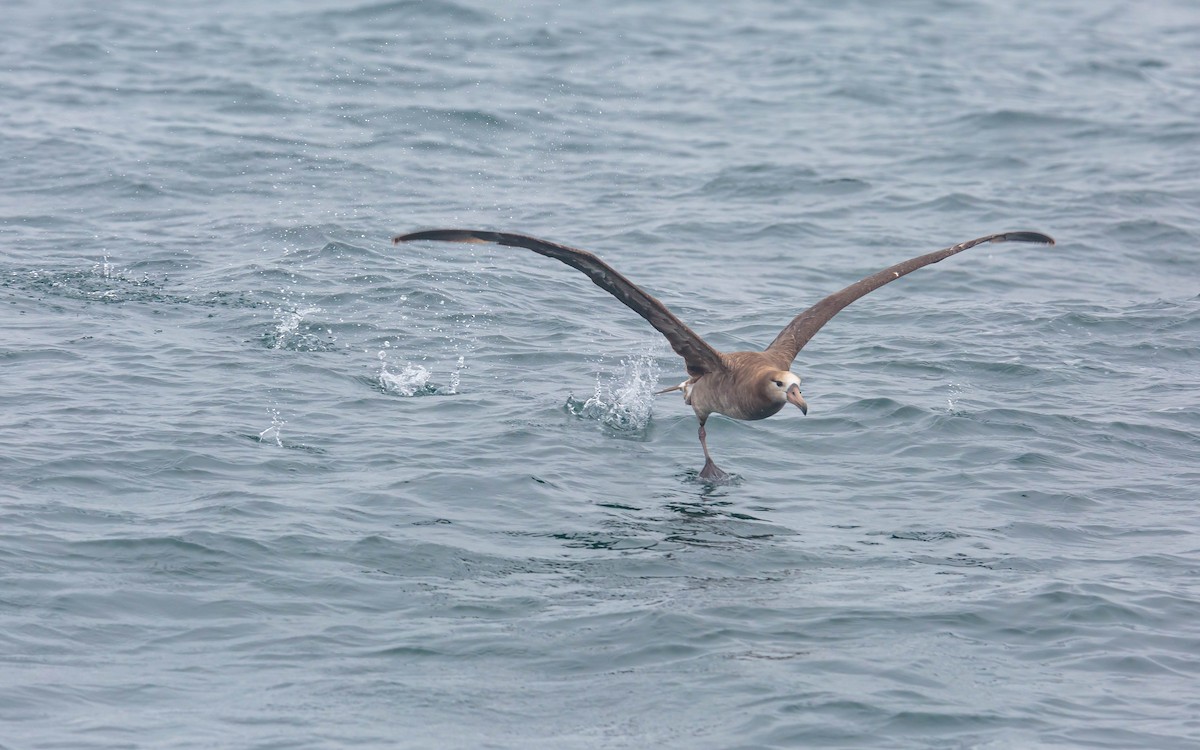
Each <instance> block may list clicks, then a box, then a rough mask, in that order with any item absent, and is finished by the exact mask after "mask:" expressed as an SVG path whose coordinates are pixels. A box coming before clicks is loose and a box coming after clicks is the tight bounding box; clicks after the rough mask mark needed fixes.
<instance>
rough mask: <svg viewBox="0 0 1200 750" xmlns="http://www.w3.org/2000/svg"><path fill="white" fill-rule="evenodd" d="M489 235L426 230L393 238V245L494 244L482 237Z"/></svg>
mask: <svg viewBox="0 0 1200 750" xmlns="http://www.w3.org/2000/svg"><path fill="white" fill-rule="evenodd" d="M484 234H489V233H486V232H480V231H477V230H474V229H426V230H423V231H420V232H409V233H408V234H398V235H396V236H395V237H393V238H392V244H393V245H399V244H400V243H401V242H413V241H415V240H439V241H441V242H478V243H486V242H494V241H495V240H493V239H491V238H487V237H483V236H481V235H484Z"/></svg>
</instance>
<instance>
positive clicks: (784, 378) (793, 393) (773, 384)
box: [766, 370, 808, 414]
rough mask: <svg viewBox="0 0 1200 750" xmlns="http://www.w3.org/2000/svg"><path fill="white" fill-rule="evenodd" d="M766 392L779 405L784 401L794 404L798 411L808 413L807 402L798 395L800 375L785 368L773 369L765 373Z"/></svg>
mask: <svg viewBox="0 0 1200 750" xmlns="http://www.w3.org/2000/svg"><path fill="white" fill-rule="evenodd" d="M766 388H767V393H768V394H770V396H771V400H772V401H774V402H775V403H777V404H780V405H781V406H782V405H783V403H784V402H785V401H786V402H787V403H789V404H795V405H796V406H797V407H798V408H799V409H800V411H802V412H804V413H805V414H808V402H807V401H805V400H804V397H803V396H801V395H800V376H799V375H797V374H796V373H794V372H788V371H787V370H775V371H773V372H769V373H767V380H766Z"/></svg>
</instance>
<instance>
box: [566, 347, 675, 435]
mask: <svg viewBox="0 0 1200 750" xmlns="http://www.w3.org/2000/svg"><path fill="white" fill-rule="evenodd" d="M659 374H660V371H659V367H658V362H657V361H656V360H655V359H654V358H653V357H651V356H649V355H641V356H639V357H634V358H630V359H623V360H621V371H620V372H618V373H616V374H615V375H613V376H612V377H611V378H609V379H607V380H601V379H600V377H599V376H597V377H596V392H595V393H594V394H593V395H592V396H591V398H588V399H587V400H586V401H580V400H579V399H576V398H575V397H574V396H571V397H570V398H568V399H567V403H566V408H567V411H569V412H571V413H572V414H574V415H575V416H577V417H579V418H580V419H594V420H596V421H598V422H600V424H602V425H603V426H604V427H607V428H609V429H611V430H615V431H617V432H623V433H641V432H642V431H644V430H645V429H646V427H648V426H649V424H650V416H651V413H652V411H653V406H654V391H655V389H656V388H657V387H658V378H659Z"/></svg>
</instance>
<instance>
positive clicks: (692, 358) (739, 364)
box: [392, 229, 1054, 482]
mask: <svg viewBox="0 0 1200 750" xmlns="http://www.w3.org/2000/svg"><path fill="white" fill-rule="evenodd" d="M416 240H437V241H441V242H472V243H491V244H497V245H507V246H510V247H523V248H525V249H527V250H532V251H533V252H535V253H538V254H539V255H544V256H546V257H548V258H554V259H556V260H560V261H562V262H563V263H566V264H567V265H568V266H571V267H572V268H576V269H578V270H580V271H582V272H583V273H585V274H587V275H588V277H589V278H590V279H591V280H592V281H593V282H594V283H595V284H596V285H597V286H599V287H600V288H601V289H603V290H604V291H606V292H608V293H609V294H611V295H613V296H614V297H616V298H617V299H619V300H620V301H621V302H622V303H624V304H625V305H626V306H627V307H629V308H630V309H631V310H633V311H634V312H636V313H637V314H638V315H641V316H642V317H643V318H645V319H646V321H647V322H648V323H650V325H652V326H654V328H655V329H656V330H657V331H658V332H659V333H661V334H662V335H663V336H665V337H666V338H667V341H668V342H669V343H670V344H671V348H672V349H674V350H675V353H676V354H678V355H679V356H680V357H683V362H684V365H685V367H686V368H687V374H688V378H687V380H685V381H683V382H682V383H680V384H679V385H676V386H672V387H670V388H667V389H665V390H662V391H659V392H658V393H659V394H662V393H670V392H672V391H682V392H683V400H684V403H686V404H688V405H689V406H691V407H692V410H693V411H695V412H696V418H697V419H698V420H699V421H700V448H701V449H702V450H703V451H704V468H702V469H701V470H700V478H701V479H704V480H707V481H710V482H720V481H723V480H725V479H727V478H728V477H729V475H728V474H727V473H725V472H724V471H722V470H721V469H720V468H718V467H717V465H716V464H715V463H713V460H712V455H711V454H709V452H708V442H707V439H706V438H707V435H706V433H705V431H704V424H705V422H707V421H708V418H709V416H711V415H713V414H724V415H725V416H727V417H732V418H733V419H745V420H751V419H766V418H767V417H769V416H771V415H772V414H775V413H776V412H778V411H779V410H780V409H782V408H783V407H784V405H786V404H793V405H794V406H796V407H798V408H799V409H800V411H801V413H803V414H808V402H806V401H805V400H804V397H803V396H802V395H801V392H800V376H799V375H796V374H795V373H794V372H792V371H791V368H792V362H793V361H795V359H796V355H797V354H799V353H800V350H801V349H803V348H804V345H805V344H807V343H808V342H809V340H810V339H812V337H813V336H814V335H816V333H817V331H819V330H821V327H822V326H824V325H825V324H826V323H828V322H829V321H830V319H831V318H833V316H834V315H837V314H838V313H839V312H841V310H842V309H843V308H845V307H846V305H849V304H850V303H851V302H853V301H855V300H856V299H858V298H860V297H862V296H864V295H866V294H869V293H871V292H873V291H875V290H876V289H878V288H879V287H881V286H883V285H884V284H888V283H891V282H893V281H895V280H896V279H898V278H900V277H901V276H905V275H907V274H910V273H912V272H913V271H915V270H917V269H918V268H923V267H925V266H928V265H930V264H931V263H937V262H938V261H941V260H945V259H946V258H949V257H950V256H951V255H957V254H958V253H961V252H962V251H963V250H969V249H970V248H973V247H975V246H976V245H983V244H986V243H995V242H1036V243H1041V244H1045V245H1053V244H1054V239H1053V238H1052V237H1049V236H1048V235H1045V234H1041V233H1039V232H1004V233H1002V234H989V235H987V236H986V237H979V238H978V239H974V240H971V241H969V242H962V243H959V244H957V245H952V246H950V247H948V248H945V249H943V250H937V251H935V252H932V253H928V254H926V255H919V256H917V257H915V258H912V259H910V260H906V261H904V262H903V263H897V264H896V265H894V266H890V267H888V268H885V269H883V270H882V271H879V272H878V273H873V274H871V275H870V276H868V277H866V278H864V279H862V280H860V281H856V282H855V283H853V284H851V285H850V286H848V287H846V288H845V289H843V290H841V291H840V292H835V293H833V294H831V295H829V296H828V297H826V298H825V299H823V300H821V301H820V302H818V303H817V304H815V305H813V306H812V307H810V308H808V309H807V310H805V311H804V312H802V313H800V314H799V315H797V316H796V317H794V318H792V320H791V322H790V323H788V324H787V325H786V326H784V327H783V330H782V331H780V332H779V335H778V336H776V337H775V340H774V341H772V342H771V343H770V344H769V345H768V346H767V348H766V349H764V350H763V351H761V352H721V351H717V349H715V348H713V347H712V346H711V345H709V344H708V342H706V341H705V340H704V339H702V338H700V336H698V335H696V333H695V332H694V331H693V330H692V329H691V328H688V327H687V326H686V325H685V324H684V323H683V321H681V320H680V319H679V318H677V317H676V316H675V314H674V313H672V312H671V311H670V310H668V309H667V306H666V305H664V304H663V303H662V302H659V301H658V300H657V299H656V298H655V297H653V296H651V295H650V294H649V293H648V292H646V290H644V289H642V288H641V287H640V286H638V285H637V284H634V283H633V282H632V281H630V280H629V279H627V278H625V277H624V276H622V275H621V274H620V273H617V271H616V270H615V269H614V268H613V267H612V266H610V265H608V264H607V263H605V262H604V261H602V260H600V259H599V258H597V257H596V256H595V255H593V254H592V253H590V252H588V251H586V250H579V249H576V248H573V247H568V246H566V245H559V244H557V243H554V242H547V241H546V240H540V239H538V238H536V237H530V236H528V235H524V234H511V233H509V232H490V231H483V230H478V229H427V230H424V231H420V232H411V233H409V234H402V235H398V236H396V237H393V238H392V242H393V244H399V243H401V242H413V241H416Z"/></svg>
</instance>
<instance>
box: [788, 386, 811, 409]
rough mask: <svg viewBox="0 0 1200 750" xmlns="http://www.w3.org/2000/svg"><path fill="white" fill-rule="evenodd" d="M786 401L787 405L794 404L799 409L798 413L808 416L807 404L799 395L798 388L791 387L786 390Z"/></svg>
mask: <svg viewBox="0 0 1200 750" xmlns="http://www.w3.org/2000/svg"><path fill="white" fill-rule="evenodd" d="M787 400H788V403H789V404H795V405H796V406H798V407H799V408H800V411H801V412H802V413H804V414H805V415H807V414H808V402H807V401H805V400H804V397H803V396H801V395H800V386H798V385H793V386H792V387H791V388H788V390H787Z"/></svg>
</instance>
